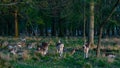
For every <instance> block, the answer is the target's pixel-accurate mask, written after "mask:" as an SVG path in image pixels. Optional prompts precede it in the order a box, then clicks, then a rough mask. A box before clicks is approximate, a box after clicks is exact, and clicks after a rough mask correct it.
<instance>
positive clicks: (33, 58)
mask: <svg viewBox="0 0 120 68" xmlns="http://www.w3.org/2000/svg"><path fill="white" fill-rule="evenodd" d="M41 38H42V40H39V43H40V42H42V41H52V43H51V44H50V47H49V51H50V52H49V53H48V54H47V55H46V56H41V55H34V49H32V50H30V51H29V52H30V53H29V55H30V58H29V59H26V60H23V59H19V58H18V57H16V58H15V59H14V58H13V57H14V56H11V58H12V59H13V60H10V61H6V60H5V59H0V61H1V62H0V66H1V67H0V68H3V67H4V66H5V65H6V64H8V66H7V65H6V67H5V68H9V67H10V66H11V67H12V68H119V67H120V52H116V54H117V55H118V56H117V58H115V59H114V62H108V59H107V57H102V56H101V57H100V58H96V57H95V52H94V51H93V50H90V57H89V58H88V59H84V58H83V51H82V50H78V51H76V52H75V54H73V55H70V51H69V49H72V48H77V47H81V46H82V45H83V40H82V38H75V37H73V38H60V39H61V40H62V42H63V43H64V44H65V49H68V51H67V52H65V53H64V55H63V57H59V55H58V54H56V49H55V44H56V42H57V41H58V38H44V37H41ZM1 40H2V39H1ZM7 40H9V41H10V42H13V43H14V42H17V41H19V39H17V40H13V39H7ZM36 41H37V40H31V39H28V40H27V43H31V42H36ZM2 52H5V53H6V54H7V52H6V50H4V51H2Z"/></svg>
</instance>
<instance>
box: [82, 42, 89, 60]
mask: <svg viewBox="0 0 120 68" xmlns="http://www.w3.org/2000/svg"><path fill="white" fill-rule="evenodd" d="M83 49H84V58H88V52H89V44H88V43H85V44H84V45H83Z"/></svg>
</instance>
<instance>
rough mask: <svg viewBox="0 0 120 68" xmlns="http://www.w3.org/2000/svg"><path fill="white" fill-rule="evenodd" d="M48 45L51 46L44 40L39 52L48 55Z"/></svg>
mask: <svg viewBox="0 0 120 68" xmlns="http://www.w3.org/2000/svg"><path fill="white" fill-rule="evenodd" d="M48 47H49V45H48V43H46V42H42V45H41V46H40V47H38V49H37V50H38V52H39V53H40V54H41V55H43V56H44V55H46V54H47V52H48Z"/></svg>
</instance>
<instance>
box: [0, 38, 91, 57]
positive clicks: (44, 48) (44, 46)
mask: <svg viewBox="0 0 120 68" xmlns="http://www.w3.org/2000/svg"><path fill="white" fill-rule="evenodd" d="M25 43H26V39H21V41H20V42H19V43H17V44H16V45H15V46H13V45H10V44H9V43H8V42H7V41H5V42H3V43H0V46H6V47H7V48H8V50H9V52H10V53H11V54H13V55H15V54H18V53H19V54H21V50H22V47H23V46H25V45H26V44H25ZM36 44H37V43H32V44H31V45H30V44H28V45H27V48H28V49H32V48H36V51H37V52H38V53H40V54H41V55H43V56H45V55H46V54H47V53H48V47H49V45H50V44H49V43H47V42H42V43H41V45H39V46H37V47H35V45H36ZM83 49H84V58H88V51H89V47H88V44H87V43H85V44H84V45H83ZM56 51H57V53H58V54H59V56H60V57H62V56H63V52H64V44H63V43H62V42H61V41H60V40H59V41H58V42H57V43H56ZM74 52H75V49H74V50H73V52H72V54H73V53H74Z"/></svg>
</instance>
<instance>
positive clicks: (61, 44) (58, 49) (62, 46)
mask: <svg viewBox="0 0 120 68" xmlns="http://www.w3.org/2000/svg"><path fill="white" fill-rule="evenodd" d="M56 48H57V53H59V54H60V57H61V56H62V55H63V48H64V44H63V43H61V41H60V40H59V41H58V43H57V45H56Z"/></svg>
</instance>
